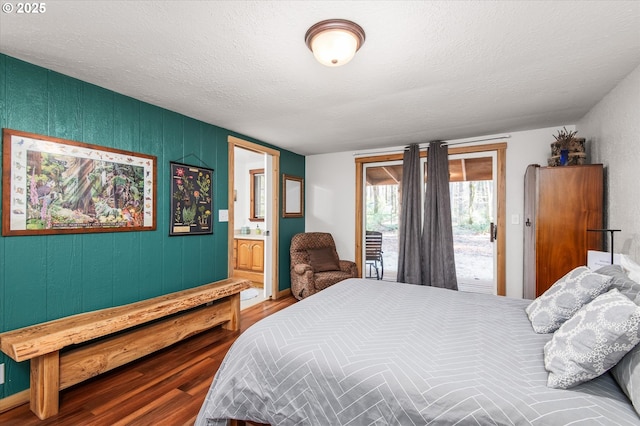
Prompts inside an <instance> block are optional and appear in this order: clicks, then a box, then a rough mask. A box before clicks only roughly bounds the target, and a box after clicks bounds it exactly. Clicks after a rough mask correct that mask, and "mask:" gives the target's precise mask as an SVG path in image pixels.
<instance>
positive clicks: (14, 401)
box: [0, 389, 29, 413]
mask: <svg viewBox="0 0 640 426" xmlns="http://www.w3.org/2000/svg"><path fill="white" fill-rule="evenodd" d="M28 403H29V389H25V390H23V391H22V392H18V393H14V394H13V395H11V396H8V397H6V398H3V399H0V413H4V412H5V411H9V410H11V409H12V408H16V407H19V406H21V405H23V404H28Z"/></svg>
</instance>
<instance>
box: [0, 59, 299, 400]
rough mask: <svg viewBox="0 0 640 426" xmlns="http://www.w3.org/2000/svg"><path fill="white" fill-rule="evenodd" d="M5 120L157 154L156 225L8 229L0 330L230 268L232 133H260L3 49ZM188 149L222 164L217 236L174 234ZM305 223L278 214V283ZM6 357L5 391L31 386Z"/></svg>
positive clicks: (0, 96) (215, 276)
mask: <svg viewBox="0 0 640 426" xmlns="http://www.w3.org/2000/svg"><path fill="white" fill-rule="evenodd" d="M0 127H2V128H10V129H14V130H21V131H25V132H31V133H37V134H41V135H49V136H53V137H58V138H63V139H70V140H76V141H81V142H86V143H90V144H95V145H100V146H105V147H112V148H117V149H123V150H129V151H135V152H140V153H144V154H150V155H155V156H157V159H158V170H157V178H158V181H157V191H158V192H157V212H156V214H157V229H156V230H155V231H142V232H114V233H95V234H73V235H46V236H44V235H43V236H16V237H1V238H0V297H1V300H0V332H2V331H7V330H13V329H16V328H20V327H24V326H28V325H31V324H36V323H40V322H43V321H48V320H52V319H56V318H60V317H64V316H68V315H73V314H77V313H81V312H87V311H92V310H96V309H101V308H107V307H111V306H117V305H122V304H126V303H131V302H135V301H138V300H143V299H146V298H150V297H155V296H159V295H162V294H166V293H171V292H174V291H179V290H183V289H187V288H191V287H195V286H198V285H202V284H206V283H209V282H212V281H217V280H220V279H224V278H226V277H227V275H228V274H227V265H228V259H227V257H228V249H227V238H228V229H227V223H226V222H225V223H220V222H218V221H217V219H218V210H219V209H226V208H228V206H227V202H228V201H227V200H228V142H227V138H228V136H229V135H231V134H233V135H235V136H237V137H240V138H243V139H246V140H250V141H252V142H256V143H261V142H260V141H256V140H252V139H251V138H248V137H245V136H243V135H238V134H234V133H232V132H230V131H229V130H226V129H223V128H220V127H217V126H213V125H210V124H206V123H203V122H201V121H198V120H194V119H192V118H189V117H186V116H183V115H180V114H177V113H175V112H172V111H168V110H165V109H162V108H159V107H156V106H153V105H150V104H147V103H144V102H141V101H138V100H136V99H132V98H130V97H126V96H123V95H120V94H118V93H115V92H112V91H109V90H106V89H103V88H100V87H97V86H95V85H92V84H89V83H86V82H83V81H80V80H77V79H74V78H71V77H68V76H65V75H62V74H58V73H56V72H54V71H51V70H48V69H45V68H41V67H38V66H35V65H32V64H29V63H27V62H23V61H21V60H18V59H15V58H12V57H9V56H6V55H1V54H0ZM261 144H262V145H265V146H270V145H267V144H264V143H261ZM270 147H271V148H274V149H278V150H279V151H280V152H281V157H280V168H281V172H282V173H287V174H294V175H297V176H304V157H303V156H300V155H297V154H295V153H292V152H289V151H286V150H282V149H279V148H277V147H274V146H270ZM191 154H193V156H195V157H193V156H192V157H189V156H190V155H191ZM183 158H184V160H182V161H183V162H185V163H189V164H194V165H204V164H199V162H198V160H197V158H200V159H202V161H204V162H205V163H206V165H208V166H209V167H211V168H213V169H214V188H213V190H214V234H213V235H201V236H184V237H169V236H168V235H169V207H168V206H169V162H170V161H174V160H179V159H183ZM0 166H1V165H0ZM279 179H280V180H281V177H279ZM297 232H304V219H285V218H280V241H279V242H280V250H279V251H280V253H279V257H280V265H279V268H280V270H279V271H278V274H279V277H280V282H279V289H280V290H286V289H287V288H290V278H289V245H290V241H291V237H292V236H293V234H295V233H297ZM0 363H4V364H5V384H4V385H0V398H5V397H7V396H9V395H13V394H15V393H17V392H20V391H22V390H24V389H27V388H28V387H29V363H28V362H22V363H16V362H14V361H13V360H11V359H10V358H9V357H7V356H5V355H4V354H1V353H0Z"/></svg>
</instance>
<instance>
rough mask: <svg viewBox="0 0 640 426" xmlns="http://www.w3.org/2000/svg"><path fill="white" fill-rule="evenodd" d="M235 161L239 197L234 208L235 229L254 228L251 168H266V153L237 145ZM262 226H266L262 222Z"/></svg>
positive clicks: (235, 182)
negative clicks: (250, 217)
mask: <svg viewBox="0 0 640 426" xmlns="http://www.w3.org/2000/svg"><path fill="white" fill-rule="evenodd" d="M234 161H235V166H234V175H233V185H234V187H235V188H236V191H237V198H236V201H235V204H234V210H233V215H234V216H233V217H234V222H233V226H234V228H235V229H240V228H241V227H242V226H249V227H250V228H252V229H253V228H255V227H256V225H255V224H252V223H251V221H250V220H249V216H250V215H251V179H250V178H249V177H250V176H249V170H252V169H262V168H264V155H262V154H258V153H255V152H252V151H249V150H246V149H242V148H237V147H236V150H235V155H234ZM260 227H262V228H264V226H263V225H262V223H261V224H260Z"/></svg>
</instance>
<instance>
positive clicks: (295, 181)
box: [282, 174, 304, 217]
mask: <svg viewBox="0 0 640 426" xmlns="http://www.w3.org/2000/svg"><path fill="white" fill-rule="evenodd" d="M303 205H304V179H303V178H301V177H296V176H290V175H285V174H283V175H282V217H303V215H304V210H303Z"/></svg>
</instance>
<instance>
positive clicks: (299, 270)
mask: <svg viewBox="0 0 640 426" xmlns="http://www.w3.org/2000/svg"><path fill="white" fill-rule="evenodd" d="M293 271H294V272H295V273H296V274H298V275H304V273H305V272H307V271H311V272H313V268H312V267H311V265H307V264H306V263H298V264H297V265H295V266H294V267H293Z"/></svg>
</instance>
